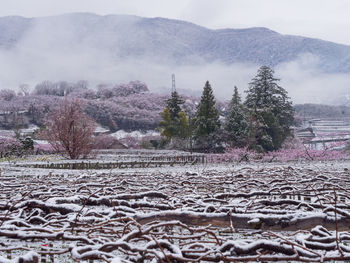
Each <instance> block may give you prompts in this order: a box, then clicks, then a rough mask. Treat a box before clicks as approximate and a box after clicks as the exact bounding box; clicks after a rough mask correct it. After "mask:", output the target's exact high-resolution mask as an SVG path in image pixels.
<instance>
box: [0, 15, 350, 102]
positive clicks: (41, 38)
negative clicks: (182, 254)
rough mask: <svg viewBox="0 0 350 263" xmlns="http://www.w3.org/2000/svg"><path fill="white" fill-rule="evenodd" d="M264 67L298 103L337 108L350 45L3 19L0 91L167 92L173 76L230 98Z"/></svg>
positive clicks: (176, 24)
mask: <svg viewBox="0 0 350 263" xmlns="http://www.w3.org/2000/svg"><path fill="white" fill-rule="evenodd" d="M261 65H268V66H271V67H273V68H274V69H275V71H276V76H277V77H279V78H281V79H282V82H281V85H283V87H285V88H286V89H287V90H288V92H289V94H290V95H291V97H292V98H293V99H294V100H296V101H297V102H307V101H310V100H312V102H328V103H337V102H338V98H337V96H338V95H339V96H340V95H341V94H344V93H346V88H347V87H348V86H349V84H350V77H349V76H348V73H349V72H350V46H346V45H341V44H336V43H332V42H327V41H323V40H318V39H312V38H306V37H301V36H291V35H282V34H279V33H277V32H274V31H271V30H269V29H267V28H248V29H221V30H211V29H208V28H204V27H201V26H198V25H195V24H192V23H188V22H184V21H179V20H170V19H165V18H142V17H136V16H129V15H107V16H99V15H95V14H90V13H72V14H65V15H60V16H52V17H39V18H23V17H1V18H0V68H1V71H0V86H1V88H5V87H11V88H13V87H16V86H18V85H19V84H20V83H28V84H30V85H34V84H35V83H38V82H40V81H42V80H45V79H48V80H52V81H59V80H67V81H77V80H80V79H84V80H88V81H89V82H90V83H92V84H94V83H99V82H127V81H130V80H136V79H137V80H141V81H144V82H146V83H147V84H148V85H149V87H150V89H151V90H153V91H164V90H166V91H169V86H170V76H171V74H172V73H175V74H176V76H177V86H178V87H179V89H182V90H189V92H190V93H196V92H200V90H201V89H202V87H203V85H204V82H205V81H206V80H207V79H208V80H210V81H211V82H212V84H213V87H214V90H215V92H216V94H217V95H218V96H219V97H220V98H227V96H230V95H231V94H232V90H233V86H234V85H237V86H238V87H239V89H240V91H243V90H244V89H246V88H247V84H248V83H249V81H250V80H251V78H252V77H254V75H255V73H256V69H257V68H258V67H259V66H261ZM315 91H318V92H317V96H315ZM320 91H321V92H320ZM330 95H332V96H330ZM342 97H343V95H342Z"/></svg>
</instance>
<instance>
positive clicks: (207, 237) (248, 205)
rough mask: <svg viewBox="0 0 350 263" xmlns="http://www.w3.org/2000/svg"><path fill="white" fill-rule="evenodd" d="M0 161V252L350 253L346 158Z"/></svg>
mask: <svg viewBox="0 0 350 263" xmlns="http://www.w3.org/2000/svg"><path fill="white" fill-rule="evenodd" d="M0 168H1V180H0V188H1V191H0V212H1V214H0V255H1V256H2V257H0V262H7V260H6V259H5V258H6V257H7V256H9V255H10V253H9V252H6V251H11V257H12V258H16V257H17V259H18V256H19V255H25V256H24V258H23V259H24V261H23V262H28V263H29V262H35V258H36V257H38V258H40V257H41V256H43V255H45V254H47V253H49V251H50V253H51V256H53V257H54V261H55V262H72V261H73V260H75V261H77V262H79V261H84V260H85V261H86V260H89V259H94V260H96V262H103V261H106V262H112V261H113V262H120V261H118V260H122V262H129V261H130V262H142V261H143V260H144V261H145V262H151V261H153V262H186V261H192V262H193V261H198V262H199V261H201V262H220V261H227V262H234V261H256V260H261V261H281V260H284V261H314V262H319V261H321V260H324V261H328V260H334V259H335V260H344V261H345V260H349V259H350V243H349V242H350V233H349V229H350V194H349V191H350V172H349V170H350V162H349V161H342V162H308V163H285V164H281V163H277V164H276V163H275V164H262V163H259V164H240V165H233V164H225V165H209V164H206V165H192V166H191V165H189V166H180V165H178V166H174V167H162V168H138V169H113V170H90V171H86V170H85V171H78V170H49V169H34V168H24V167H17V166H14V165H13V164H9V163H6V162H3V163H1V164H0ZM29 251H30V252H29ZM17 259H16V260H17ZM51 261H52V259H50V256H49V255H47V262H51Z"/></svg>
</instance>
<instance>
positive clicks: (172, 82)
mask: <svg viewBox="0 0 350 263" xmlns="http://www.w3.org/2000/svg"><path fill="white" fill-rule="evenodd" d="M174 91H176V85H175V74H172V75H171V92H174Z"/></svg>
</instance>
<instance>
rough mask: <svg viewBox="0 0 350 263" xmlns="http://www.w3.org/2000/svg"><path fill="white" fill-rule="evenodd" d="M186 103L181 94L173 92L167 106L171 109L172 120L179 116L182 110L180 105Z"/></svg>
mask: <svg viewBox="0 0 350 263" xmlns="http://www.w3.org/2000/svg"><path fill="white" fill-rule="evenodd" d="M181 104H184V100H183V99H182V98H181V97H180V96H179V94H178V93H177V92H176V91H173V92H171V97H170V99H168V100H167V101H166V107H167V108H168V110H169V113H170V118H171V120H175V118H178V115H179V113H180V112H181V107H180V105H181Z"/></svg>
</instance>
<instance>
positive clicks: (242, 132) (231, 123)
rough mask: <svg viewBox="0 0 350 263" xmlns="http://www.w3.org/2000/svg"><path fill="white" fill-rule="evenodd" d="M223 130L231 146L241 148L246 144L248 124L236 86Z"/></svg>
mask: <svg viewBox="0 0 350 263" xmlns="http://www.w3.org/2000/svg"><path fill="white" fill-rule="evenodd" d="M224 129H225V131H226V133H227V136H228V141H229V142H230V143H231V145H232V146H236V147H243V146H245V145H246V144H247V138H248V135H249V123H248V121H247V118H246V114H245V112H244V107H243V105H242V103H241V97H240V95H239V93H238V89H237V87H236V86H235V87H234V93H233V96H232V99H231V101H230V104H229V107H228V112H227V116H226V121H225V125H224Z"/></svg>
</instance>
